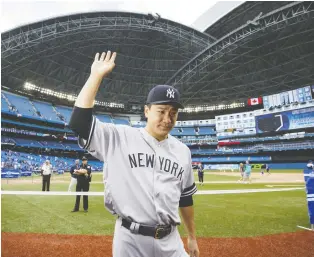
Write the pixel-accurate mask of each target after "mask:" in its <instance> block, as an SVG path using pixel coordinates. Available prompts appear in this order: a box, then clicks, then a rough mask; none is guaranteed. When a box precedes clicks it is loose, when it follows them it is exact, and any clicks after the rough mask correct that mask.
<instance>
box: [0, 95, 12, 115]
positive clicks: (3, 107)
mask: <svg viewBox="0 0 314 257" xmlns="http://www.w3.org/2000/svg"><path fill="white" fill-rule="evenodd" d="M1 111H6V112H10V111H11V110H10V109H9V105H8V103H7V102H6V100H5V99H4V98H3V97H2V96H1Z"/></svg>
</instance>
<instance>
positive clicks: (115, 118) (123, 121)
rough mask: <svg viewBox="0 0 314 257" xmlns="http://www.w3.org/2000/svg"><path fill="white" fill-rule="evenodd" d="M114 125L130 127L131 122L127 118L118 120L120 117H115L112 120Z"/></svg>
mask: <svg viewBox="0 0 314 257" xmlns="http://www.w3.org/2000/svg"><path fill="white" fill-rule="evenodd" d="M112 121H113V123H114V124H120V125H128V126H129V125H130V122H129V120H128V119H127V118H118V117H113V119H112Z"/></svg>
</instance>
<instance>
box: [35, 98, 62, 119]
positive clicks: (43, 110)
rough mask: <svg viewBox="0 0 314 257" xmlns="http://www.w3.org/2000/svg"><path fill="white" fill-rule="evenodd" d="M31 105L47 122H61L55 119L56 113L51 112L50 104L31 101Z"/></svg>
mask: <svg viewBox="0 0 314 257" xmlns="http://www.w3.org/2000/svg"><path fill="white" fill-rule="evenodd" d="M33 104H34V106H35V107H36V109H37V110H38V111H39V112H40V114H41V115H42V116H43V118H44V119H46V120H49V121H61V120H60V118H58V117H57V114H56V112H55V111H54V110H53V107H52V104H50V103H44V102H38V101H33Z"/></svg>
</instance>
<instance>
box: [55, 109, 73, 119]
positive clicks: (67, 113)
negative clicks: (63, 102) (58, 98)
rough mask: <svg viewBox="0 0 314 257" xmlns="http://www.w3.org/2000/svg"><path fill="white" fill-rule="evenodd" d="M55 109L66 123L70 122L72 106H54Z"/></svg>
mask: <svg viewBox="0 0 314 257" xmlns="http://www.w3.org/2000/svg"><path fill="white" fill-rule="evenodd" d="M55 109H56V111H57V112H58V113H60V114H61V115H62V116H63V117H64V121H65V122H66V123H69V122H70V118H71V114H72V108H70V107H64V106H56V107H55Z"/></svg>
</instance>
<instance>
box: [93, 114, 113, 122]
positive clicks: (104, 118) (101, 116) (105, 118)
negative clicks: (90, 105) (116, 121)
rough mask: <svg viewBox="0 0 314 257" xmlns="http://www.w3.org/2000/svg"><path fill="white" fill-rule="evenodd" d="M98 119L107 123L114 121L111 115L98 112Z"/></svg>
mask: <svg viewBox="0 0 314 257" xmlns="http://www.w3.org/2000/svg"><path fill="white" fill-rule="evenodd" d="M96 117H97V119H99V120H100V121H101V122H105V123H112V120H111V118H110V116H109V115H106V114H96Z"/></svg>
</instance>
